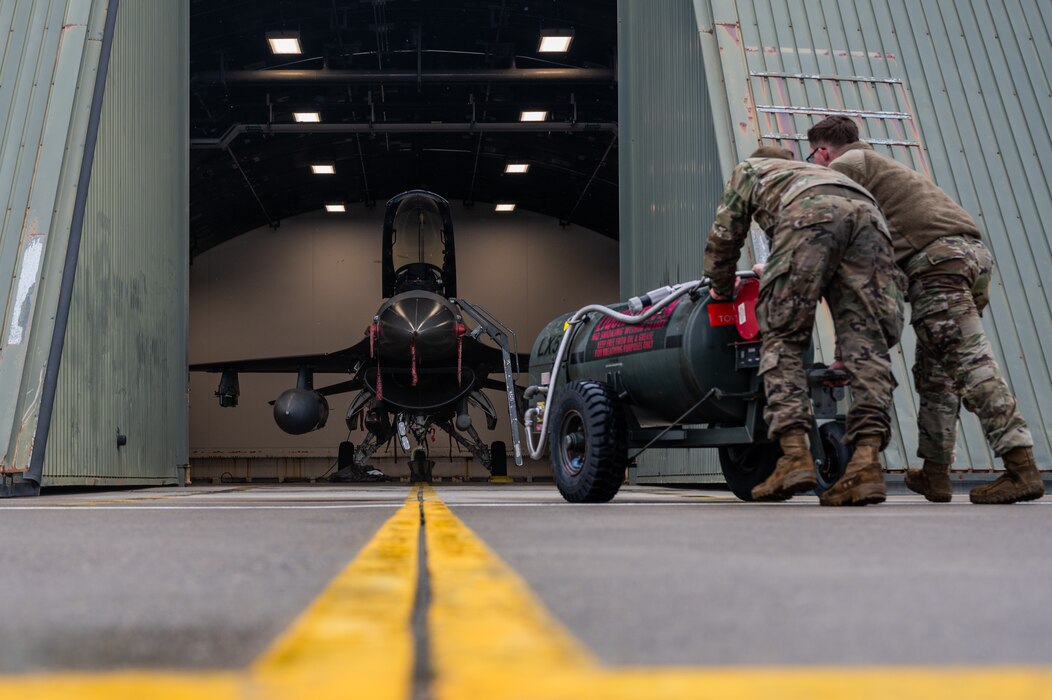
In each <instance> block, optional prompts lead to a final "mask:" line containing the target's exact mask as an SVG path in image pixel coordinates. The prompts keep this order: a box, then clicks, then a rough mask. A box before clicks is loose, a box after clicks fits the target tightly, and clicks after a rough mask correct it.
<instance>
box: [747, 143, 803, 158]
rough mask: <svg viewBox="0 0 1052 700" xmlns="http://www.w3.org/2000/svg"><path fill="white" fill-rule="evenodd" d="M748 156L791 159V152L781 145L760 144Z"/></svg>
mask: <svg viewBox="0 0 1052 700" xmlns="http://www.w3.org/2000/svg"><path fill="white" fill-rule="evenodd" d="M749 157H750V158H781V159H782V160H793V158H794V156H793V152H792V151H790V150H789V149H788V148H782V147H781V146H760V147H759V148H757V149H756V150H755V151H753V152H752V153H750V154H749Z"/></svg>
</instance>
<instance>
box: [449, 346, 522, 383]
mask: <svg viewBox="0 0 1052 700" xmlns="http://www.w3.org/2000/svg"><path fill="white" fill-rule="evenodd" d="M516 363H518V366H516ZM464 364H465V365H467V366H469V367H478V366H480V365H484V366H485V367H486V369H487V370H488V371H489V372H503V371H504V357H503V355H502V353H501V351H500V348H495V347H493V346H492V345H487V344H485V343H483V342H482V341H480V340H476V339H475V338H471V337H465V338H464ZM511 369H512V372H515V371H519V372H528V371H529V370H530V356H529V354H527V353H521V352H520V353H511ZM503 386H504V385H503V384H501V388H503Z"/></svg>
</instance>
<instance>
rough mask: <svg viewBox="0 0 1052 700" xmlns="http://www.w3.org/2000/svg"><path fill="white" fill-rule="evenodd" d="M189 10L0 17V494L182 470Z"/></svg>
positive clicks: (30, 10) (109, 3) (93, 7)
mask: <svg viewBox="0 0 1052 700" xmlns="http://www.w3.org/2000/svg"><path fill="white" fill-rule="evenodd" d="M186 10H187V6H186V3H185V1H180V2H172V3H167V2H166V3H133V2H129V3H125V4H124V6H123V7H120V8H118V2H117V0H64V1H59V2H54V1H51V2H47V1H44V0H39V1H37V0H28V1H26V2H17V3H12V2H4V3H0V29H3V30H4V37H5V42H6V43H5V44H3V47H2V55H0V110H2V111H0V114H2V115H3V117H4V120H3V122H2V123H0V135H2V139H0V196H3V197H4V198H5V200H6V202H5V203H6V207H5V209H4V218H3V221H2V227H0V273H2V274H3V275H4V279H7V280H9V286H8V287H7V289H6V290H5V291H6V295H5V301H6V303H5V307H4V317H3V321H2V323H3V325H2V328H0V332H2V339H3V344H2V346H0V475H2V480H0V494H2V495H21V494H27V493H36V492H37V491H38V490H39V487H40V485H41V484H42V483H44V482H45V480H46V482H47V483H50V484H61V483H77V484H93V483H113V482H115V483H164V482H166V481H167V482H172V481H174V480H175V477H176V474H177V463H178V462H185V454H186V449H185V443H186V428H185V425H186V419H185V401H186V400H185V396H186V390H185V385H186V379H185V367H186V364H185V343H186V341H185V338H186V331H185V326H186V324H185V308H186V291H185V290H186V283H185V279H186V257H187V253H186V243H185V230H186V185H185V180H186V166H185V162H186V139H187V136H186V119H185V116H181V115H185V109H186V108H185V99H186V97H185V96H186V79H185V75H186V49H185V45H186V38H187V31H186V26H187V22H186ZM150 89H153V90H154V92H153V93H152V94H151V93H150V92H149V90H150ZM166 134H167V136H166ZM78 262H79V264H78ZM162 322H164V323H166V324H167V326H168V327H167V328H165V329H161V328H160V324H161V323H162ZM161 348H164V349H165V351H164V352H158V350H159V349H161ZM168 348H173V349H174V350H172V351H171V352H168V351H167V349H168ZM173 407H174V408H173ZM149 416H155V417H157V419H158V422H160V421H165V422H166V425H163V426H162V425H158V426H157V427H158V428H159V429H157V430H148V429H147V426H148V421H149V418H147V417H149ZM137 429H138V430H137ZM118 434H123V435H124V440H123V444H121V442H122V441H120V440H119V439H118ZM45 448H47V451H46V452H45Z"/></svg>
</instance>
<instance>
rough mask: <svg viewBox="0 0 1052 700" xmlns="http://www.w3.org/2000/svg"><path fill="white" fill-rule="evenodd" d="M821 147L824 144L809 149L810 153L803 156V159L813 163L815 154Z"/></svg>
mask: <svg viewBox="0 0 1052 700" xmlns="http://www.w3.org/2000/svg"><path fill="white" fill-rule="evenodd" d="M823 148H824V146H819V147H818V148H816V149H815V150H813V151H811V155H809V156H807V157H806V158H804V160H806V161H807V162H808V163H814V162H815V154H816V153H818V152H819V151H821V150H822V149H823Z"/></svg>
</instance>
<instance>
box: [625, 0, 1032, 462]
mask: <svg viewBox="0 0 1052 700" xmlns="http://www.w3.org/2000/svg"><path fill="white" fill-rule="evenodd" d="M1044 4H1045V3H1043V2H1041V0H1011V1H1005V0H968V1H966V2H960V0H957V1H954V0H921V1H920V2H917V1H916V0H854V1H853V2H834V1H833V0H821V1H819V2H812V1H810V0H736V1H735V0H693V2H690V0H675V1H674V2H673V1H672V0H670V1H669V2H668V3H662V6H663V7H666V9H667V10H669V11H671V7H672V6H673V5H675V6H676V7H677V8H679V9H680V10H681V11H686V9H687V8H689V7H690V6H691V5H692V6H693V13H694V22H696V25H695V30H696V32H697V36H698V37H699V38H700V41H701V44H702V55H703V57H704V58H703V60H704V64H705V65H704V69H705V72H704V80H705V81H706V84H707V87H708V93H709V95H710V96H711V98H712V99H711V101H710V102H709V103H707V104H704V105H702V107H701V108H700V109H699V111H698V113H697V114H696V115H694V116H693V117H692V119H693V120H694V121H695V122H696V123H697V124H698V125H699V128H702V129H707V128H708V127H707V125H708V124H709V123H710V121H711V123H712V124H714V128H715V134H716V140H717V142H718V152H719V167H720V170H721V171H722V173H723V174H722V176H721V180H722V179H723V178H725V177H726V176H727V175H728V174H729V172H730V169H731V168H732V167H733V165H734V163H735V162H736V161H737V160H739V159H740V158H742V157H745V156H746V155H748V153H749V152H750V151H751V150H752V149H754V148H755V147H756V146H757V145H759V144H760V143H779V144H782V145H787V146H789V147H791V148H793V149H794V150H795V151H796V152H797V153H798V154H801V155H804V152H803V150H802V149H803V148H805V147H806V143H805V139H806V137H805V133H806V131H807V128H808V126H810V124H812V123H814V122H815V121H818V120H819V119H821V118H823V117H824V116H827V115H829V114H847V115H850V116H852V117H853V118H855V119H856V121H857V122H858V123H859V125H860V132H861V134H862V137H863V138H864V139H866V140H869V141H870V142H871V143H873V144H874V146H875V147H876V148H877V149H878V150H882V151H884V152H885V153H888V154H889V155H892V156H894V157H896V158H899V159H901V160H903V161H904V162H907V163H910V164H912V165H913V166H914V167H916V168H918V169H921V170H923V171H925V172H927V173H929V174H930V175H931V176H932V178H933V179H934V180H935V181H936V182H937V183H938V184H939V185H940V186H941V187H943V188H944V189H945V190H947V192H949V194H950V195H951V196H953V197H954V198H956V199H957V200H958V201H959V202H961V204H962V205H963V206H964V207H965V208H966V209H968V210H969V211H970V212H971V213H972V214H973V215H974V216H975V217H976V219H977V220H978V221H979V222H980V225H981V226H982V227H983V228H984V230H985V232H986V235H987V238H986V242H987V245H988V246H989V247H990V249H991V250H992V251H993V253H994V255H995V257H996V261H997V266H998V272H997V273H996V274H995V289H994V293H993V299H992V302H991V306H990V309H989V311H988V312H987V313H986V315H985V318H984V326H985V328H986V331H987V334H988V336H989V338H990V340H991V342H992V344H993V346H994V350H995V353H996V355H997V359H998V362H999V364H1000V365H1001V367H1002V369H1003V370H1004V371H1005V374H1006V376H1007V378H1008V380H1009V382H1010V384H1011V386H1012V388H1013V390H1014V392H1015V393H1016V396H1017V397H1018V399H1019V403H1020V409H1021V410H1022V412H1023V414H1024V416H1025V417H1026V418H1027V420H1028V422H1029V423H1030V426H1031V429H1032V432H1033V433H1034V438H1035V442H1036V446H1035V452H1036V453H1037V456H1038V460H1039V462H1040V463H1042V464H1044V465H1046V466H1047V465H1049V464H1050V449H1049V429H1050V427H1052V426H1050V425H1049V414H1050V412H1052V375H1050V371H1049V360H1050V359H1052V358H1050V354H1052V349H1050V344H1049V343H1048V342H1047V337H1048V336H1047V330H1045V332H1044V333H1042V329H1048V328H1050V327H1052V300H1050V293H1049V292H1048V290H1047V285H1045V284H1043V283H1042V282H1041V273H1042V271H1043V270H1046V269H1048V268H1049V265H1050V264H1052V242H1050V233H1052V231H1050V227H1049V225H1048V224H1047V222H1046V219H1045V217H1043V216H1042V213H1043V212H1048V211H1052V190H1050V186H1049V174H1050V173H1049V169H1050V167H1052V166H1050V165H1049V163H1050V162H1052V136H1050V130H1049V127H1048V124H1050V123H1052V119H1050V117H1052V102H1050V100H1049V90H1048V85H1049V75H1050V73H1052V38H1050V37H1052V12H1050V11H1049V9H1048V8H1047V7H1044V6H1043V5H1044ZM626 5H627V6H633V5H635V3H630V2H625V1H624V0H622V3H621V5H620V6H619V9H626V7H625V6H626ZM633 9H634V8H633ZM623 15H624V16H623V17H622V22H623V24H626V23H628V22H636V23H639V22H641V21H642V20H641V19H640V18H638V17H636V15H635V14H633V12H625V13H623ZM655 29H656V30H657V31H653V30H655ZM634 31H637V30H634V29H632V27H622V32H623V33H625V34H626V35H631V34H632V33H633V32H634ZM661 31H664V32H665V33H658V32H661ZM672 31H673V30H672V28H671V27H664V28H662V27H651V31H645V32H644V34H646V35H648V36H649V41H648V43H649V45H651V46H659V45H661V44H662V43H667V41H668V34H670V33H671V32H672ZM679 60H680V61H682V62H684V63H686V64H688V65H695V64H696V62H697V59H696V58H695V57H694V53H693V52H690V51H686V50H684V51H683V52H682V56H681V57H680V58H679ZM619 63H620V64H621V65H624V63H625V56H624V54H622V59H621V60H620V61H619ZM623 73H624V74H626V75H627V76H628V77H629V78H630V79H629V80H622V81H621V85H620V94H621V95H622V99H623V100H627V101H636V100H637V99H638V96H639V95H644V94H651V93H652V92H653V89H654V88H653V87H652V86H647V85H642V84H640V83H641V81H643V80H645V79H650V80H658V81H660V80H663V79H664V78H663V76H661V75H660V74H651V75H650V76H645V75H642V74H640V73H637V72H631V73H626V72H623ZM632 78H635V79H632ZM681 99H682V97H681V95H678V94H672V95H663V96H659V97H658V98H657V102H658V104H655V105H654V107H653V108H654V109H662V108H663V109H670V108H673V109H674V107H675V105H677V104H678V103H679V101H680V100H681ZM634 116H635V115H634V114H632V113H631V112H625V111H622V114H621V129H622V134H623V135H625V134H627V133H628V132H629V131H633V132H634V131H636V130H638V129H639V128H640V126H639V125H638V124H631V123H626V122H627V121H628V120H629V119H633V118H634ZM627 140H628V139H626V138H623V143H624V141H627ZM684 151H685V152H684V153H683V154H682V155H679V156H677V157H674V158H672V159H671V162H665V161H664V160H660V159H659V160H658V163H659V165H663V166H664V168H663V169H667V170H672V171H675V170H677V169H683V168H684V167H686V163H688V162H689V160H690V158H691V157H692V156H694V153H693V152H689V151H688V149H686V148H685V149H684ZM627 154H632V155H633V156H634V157H632V158H629V159H628V160H627V161H626V160H625V156H626V155H627ZM660 154H661V151H655V150H654V149H650V150H647V151H645V152H644V153H642V154H638V153H637V152H636V151H635V150H629V149H626V148H624V147H623V150H622V158H623V160H622V163H621V166H622V167H621V172H622V174H623V176H624V174H625V173H630V172H633V171H636V170H639V169H641V168H645V167H647V165H648V164H649V163H650V161H648V158H654V157H655V156H656V155H658V156H659V155H660ZM660 170H661V168H659V171H660ZM705 185H706V187H707V188H709V189H705V188H703V189H699V190H697V192H696V195H695V196H696V197H697V198H698V199H699V201H703V202H705V203H706V205H705V206H706V207H708V203H709V197H710V196H711V191H712V188H716V192H717V193H718V188H719V187H720V186H722V183H720V184H719V185H718V184H717V182H716V181H715V179H710V180H708V181H706V183H705ZM631 196H632V201H631V202H627V203H624V204H623V205H622V206H623V209H622V222H623V223H622V227H621V235H622V239H623V240H624V241H625V242H626V244H628V245H634V243H629V242H630V241H634V240H635V239H637V238H640V237H648V238H649V237H653V236H654V231H653V230H652V229H649V230H648V229H644V228H642V227H640V226H638V225H630V226H626V225H625V223H627V221H628V220H626V218H625V217H624V211H625V208H626V207H627V208H628V209H629V210H634V209H637V208H646V207H650V208H651V209H652V210H654V211H661V210H662V209H663V208H665V207H668V206H672V205H673V204H674V203H675V202H677V201H678V200H679V197H680V196H681V195H679V194H678V193H675V192H670V193H665V195H663V196H662V197H661V198H659V199H658V200H657V201H647V200H646V199H641V198H639V197H638V193H636V192H633V194H632V195H631ZM717 196H718V195H717ZM713 212H714V206H713V207H711V208H708V211H706V212H704V213H703V214H701V216H700V218H701V219H705V218H707V217H708V218H710V217H711V216H712V213H713ZM710 223H711V221H706V222H703V223H702V224H701V225H700V226H699V228H698V230H699V231H700V232H704V231H707V229H708V226H709V224H710ZM633 224H634V222H633ZM699 245H700V243H699ZM682 252H683V251H682V250H678V249H677V250H670V251H669V259H672V260H675V259H678V257H679V256H681V255H682ZM699 259H700V258H699ZM746 259H747V258H743V266H744V263H745V261H746ZM635 269H636V263H635V261H633V260H631V259H629V260H626V259H624V258H623V259H622V276H623V278H625V279H633V278H634V276H635V275H636V274H638V273H637V272H636V271H635ZM816 340H817V343H818V351H819V355H820V356H821V355H823V354H825V353H827V352H828V350H829V349H830V348H831V345H832V333H831V330H830V328H829V324H828V323H824V324H820V327H819V332H818V333H817V337H816ZM913 343H914V338H913V335H912V332H911V331H907V334H906V337H905V338H904V341H903V344H902V349H901V350H900V351H899V355H898V357H897V358H896V366H895V372H896V376H897V378H898V381H899V384H900V389H899V390H898V391H897V392H896V398H895V409H896V417H895V426H894V429H895V440H894V441H893V443H892V445H891V446H890V447H889V449H888V451H887V453H886V458H887V464H888V467H889V468H892V469H899V468H903V467H905V466H906V464H907V463H908V461H909V460H910V459H911V458H913V455H914V454H915V452H916V444H917V435H916V396H915V394H914V393H913V391H912V377H911V376H910V372H909V366H910V365H911V364H912V360H913V357H912V355H913V352H912V351H913ZM961 425H962V429H961V430H960V431H959V437H958V446H957V462H956V465H955V466H956V468H957V469H959V470H971V471H985V470H989V469H991V468H993V467H994V462H993V455H992V454H991V453H990V451H989V449H988V447H987V445H986V442H985V439H984V438H983V435H982V431H981V429H980V427H979V424H978V421H977V420H975V418H974V417H973V416H972V415H971V414H967V413H966V412H963V411H962V423H961ZM998 466H999V465H998Z"/></svg>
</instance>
